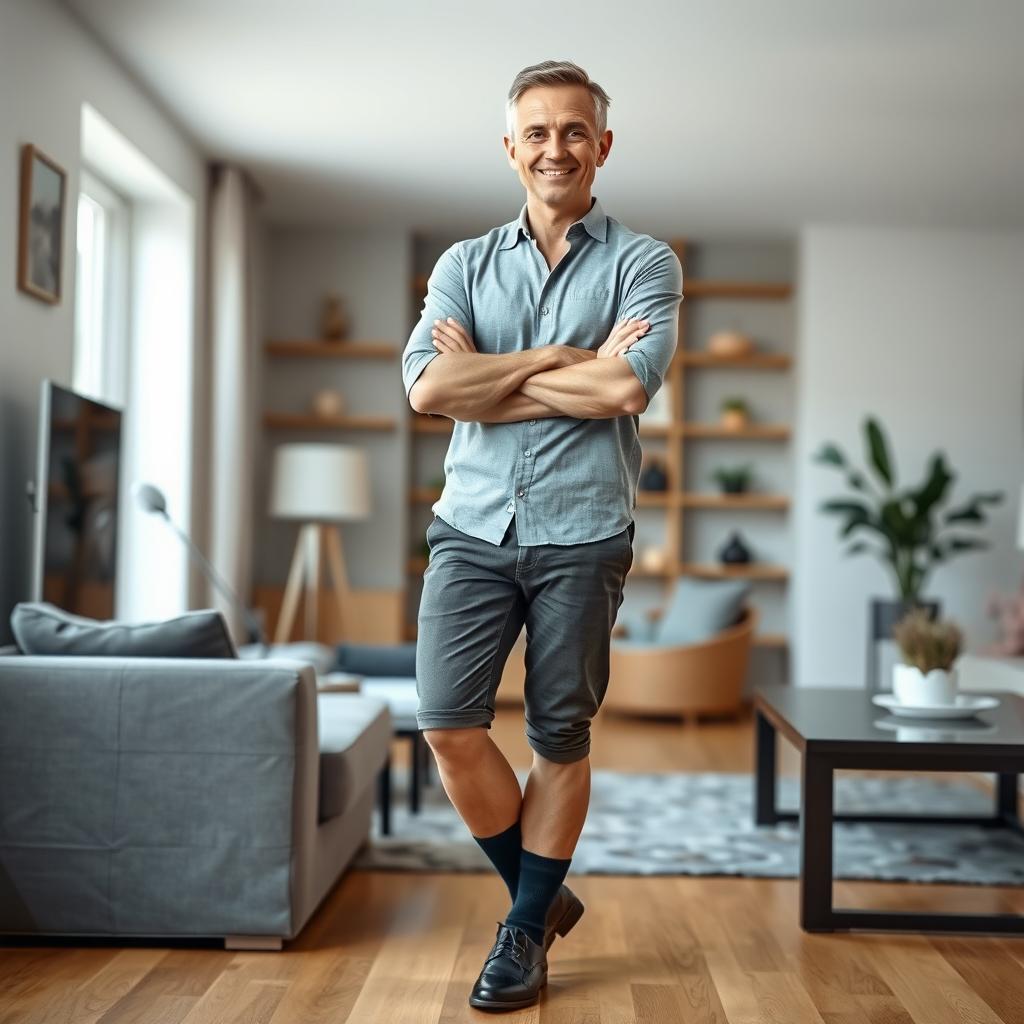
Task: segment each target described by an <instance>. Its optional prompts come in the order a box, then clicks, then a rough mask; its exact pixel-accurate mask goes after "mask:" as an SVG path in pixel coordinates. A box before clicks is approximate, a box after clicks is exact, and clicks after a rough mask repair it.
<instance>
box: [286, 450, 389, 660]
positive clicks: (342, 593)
mask: <svg viewBox="0 0 1024 1024" xmlns="http://www.w3.org/2000/svg"><path fill="white" fill-rule="evenodd" d="M270 515H271V516H273V517H274V518H275V519H296V520H298V521H299V522H300V523H301V524H302V525H301V527H300V529H299V538H298V541H297V542H296V544H295V554H294V555H293V556H292V564H291V569H290V570H289V571H288V584H287V586H286V587H285V591H284V599H283V601H282V602H281V614H280V615H279V616H278V619H277V629H276V630H275V631H274V643H275V644H283V643H287V642H288V641H289V639H290V638H291V632H292V627H293V626H294V624H295V612H296V610H297V609H298V605H299V596H300V594H301V593H302V590H303V588H305V591H306V601H305V617H306V623H305V633H306V637H305V638H306V639H307V640H316V639H317V625H318V611H319V607H318V606H319V596H320V576H321V566H322V563H323V561H324V558H325V556H326V561H327V569H328V572H329V573H330V576H331V583H332V584H333V586H334V591H335V594H336V597H337V601H338V627H339V630H340V628H341V624H342V621H343V619H344V617H345V615H347V614H348V609H349V608H350V607H351V605H350V601H351V596H352V592H351V590H350V588H349V585H348V576H347V575H346V572H345V555H344V552H343V550H342V546H341V533H340V532H339V530H338V526H337V524H338V523H339V522H345V521H350V520H357V519H367V518H369V515H370V475H369V471H368V468H367V462H366V453H365V452H364V451H363V450H362V449H361V448H353V447H351V446H349V445H343V444H283V445H280V446H279V447H278V448H277V449H276V450H275V451H274V467H273V480H272V484H271V490H270ZM339 636H340V632H339Z"/></svg>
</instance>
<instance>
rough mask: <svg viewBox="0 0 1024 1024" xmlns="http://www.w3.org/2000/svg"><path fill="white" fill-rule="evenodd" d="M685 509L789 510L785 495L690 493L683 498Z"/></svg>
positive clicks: (735, 510) (731, 510) (734, 510)
mask: <svg viewBox="0 0 1024 1024" xmlns="http://www.w3.org/2000/svg"><path fill="white" fill-rule="evenodd" d="M681 503H682V506H683V508H709V509H722V510H725V511H730V512H741V511H746V510H752V509H765V510H778V511H783V510H785V509H788V508H789V498H788V497H787V496H786V495H785V494H699V493H696V492H694V491H688V492H687V493H685V494H683V495H682V496H681Z"/></svg>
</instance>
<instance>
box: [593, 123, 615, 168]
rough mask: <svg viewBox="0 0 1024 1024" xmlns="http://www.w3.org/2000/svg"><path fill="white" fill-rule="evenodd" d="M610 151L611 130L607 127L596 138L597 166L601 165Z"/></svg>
mask: <svg viewBox="0 0 1024 1024" xmlns="http://www.w3.org/2000/svg"><path fill="white" fill-rule="evenodd" d="M611 151H612V131H611V129H610V128H609V129H608V130H607V131H606V132H605V133H604V134H603V135H602V136H601V137H600V138H599V139H598V140H597V166H598V167H601V166H602V165H603V164H604V162H605V160H607V159H608V154H609V153H610V152H611Z"/></svg>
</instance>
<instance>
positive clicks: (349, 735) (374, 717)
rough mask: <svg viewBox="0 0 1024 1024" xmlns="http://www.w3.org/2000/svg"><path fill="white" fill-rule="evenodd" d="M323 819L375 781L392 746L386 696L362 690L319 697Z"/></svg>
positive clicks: (338, 811)
mask: <svg viewBox="0 0 1024 1024" xmlns="http://www.w3.org/2000/svg"><path fill="white" fill-rule="evenodd" d="M317 727H318V729H319V738H320V801H319V803H320V820H321V821H325V820H326V819H327V818H333V817H335V816H336V815H339V814H344V813H345V811H347V810H348V808H349V807H350V806H351V805H352V804H353V803H354V802H355V801H356V800H358V799H359V797H360V796H361V795H362V794H363V793H364V792H365V791H366V788H367V786H372V785H374V784H375V783H376V781H377V774H378V773H379V772H380V770H381V768H383V767H384V763H385V762H386V761H387V757H388V752H389V750H390V749H391V736H392V731H391V715H390V714H389V712H388V706H387V704H385V703H384V701H382V700H376V699H374V698H373V697H364V696H362V694H358V693H321V694H320V695H319V696H318V697H317Z"/></svg>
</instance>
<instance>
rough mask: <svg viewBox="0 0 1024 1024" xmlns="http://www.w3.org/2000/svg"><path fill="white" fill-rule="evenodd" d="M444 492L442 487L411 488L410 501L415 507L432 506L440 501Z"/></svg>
mask: <svg viewBox="0 0 1024 1024" xmlns="http://www.w3.org/2000/svg"><path fill="white" fill-rule="evenodd" d="M442 490H443V488H441V487H410V488H409V501H410V502H412V503H413V504H414V505H424V504H430V505H432V504H433V503H434V502H435V501H438V500H439V499H440V497H441V491H442Z"/></svg>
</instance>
